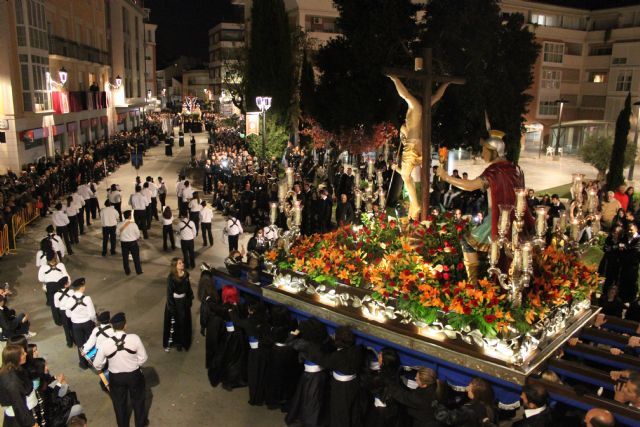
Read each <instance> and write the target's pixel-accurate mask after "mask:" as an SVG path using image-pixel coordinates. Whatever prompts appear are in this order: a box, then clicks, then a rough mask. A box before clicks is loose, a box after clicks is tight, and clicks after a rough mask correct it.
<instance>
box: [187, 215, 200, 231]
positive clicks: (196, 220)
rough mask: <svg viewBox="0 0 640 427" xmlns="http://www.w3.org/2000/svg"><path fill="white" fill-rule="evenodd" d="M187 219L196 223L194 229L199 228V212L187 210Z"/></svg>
mask: <svg viewBox="0 0 640 427" xmlns="http://www.w3.org/2000/svg"><path fill="white" fill-rule="evenodd" d="M189 219H190V220H191V221H193V223H194V224H195V225H196V230H197V229H198V228H200V212H189Z"/></svg>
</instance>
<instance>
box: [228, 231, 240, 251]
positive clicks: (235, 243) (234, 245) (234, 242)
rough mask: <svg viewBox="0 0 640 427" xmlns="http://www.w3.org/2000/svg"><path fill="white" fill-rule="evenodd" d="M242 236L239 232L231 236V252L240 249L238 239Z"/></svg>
mask: <svg viewBox="0 0 640 427" xmlns="http://www.w3.org/2000/svg"><path fill="white" fill-rule="evenodd" d="M239 238H240V235H239V234H236V235H235V236H229V252H231V251H237V250H238V239H239Z"/></svg>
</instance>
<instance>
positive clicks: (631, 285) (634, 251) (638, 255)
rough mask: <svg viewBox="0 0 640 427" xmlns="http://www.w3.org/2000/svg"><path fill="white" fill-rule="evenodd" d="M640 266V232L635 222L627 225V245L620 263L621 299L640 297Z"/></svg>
mask: <svg viewBox="0 0 640 427" xmlns="http://www.w3.org/2000/svg"><path fill="white" fill-rule="evenodd" d="M639 267H640V234H638V226H637V225H636V224H635V223H632V222H631V223H629V225H628V226H627V239H626V247H625V249H624V250H623V251H622V259H621V263H620V284H619V288H620V299H621V300H622V302H627V303H631V302H632V301H634V300H635V299H636V298H637V297H638V269H639Z"/></svg>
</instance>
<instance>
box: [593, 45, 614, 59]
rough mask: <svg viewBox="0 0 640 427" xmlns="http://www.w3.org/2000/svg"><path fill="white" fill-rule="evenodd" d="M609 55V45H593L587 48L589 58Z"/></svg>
mask: <svg viewBox="0 0 640 427" xmlns="http://www.w3.org/2000/svg"><path fill="white" fill-rule="evenodd" d="M608 55H611V45H606V44H595V45H591V46H589V56H608Z"/></svg>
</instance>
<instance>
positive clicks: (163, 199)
mask: <svg viewBox="0 0 640 427" xmlns="http://www.w3.org/2000/svg"><path fill="white" fill-rule="evenodd" d="M158 198H159V199H160V207H161V208H162V209H164V207H165V206H167V185H166V184H165V183H164V181H163V180H162V177H161V176H159V177H158Z"/></svg>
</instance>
